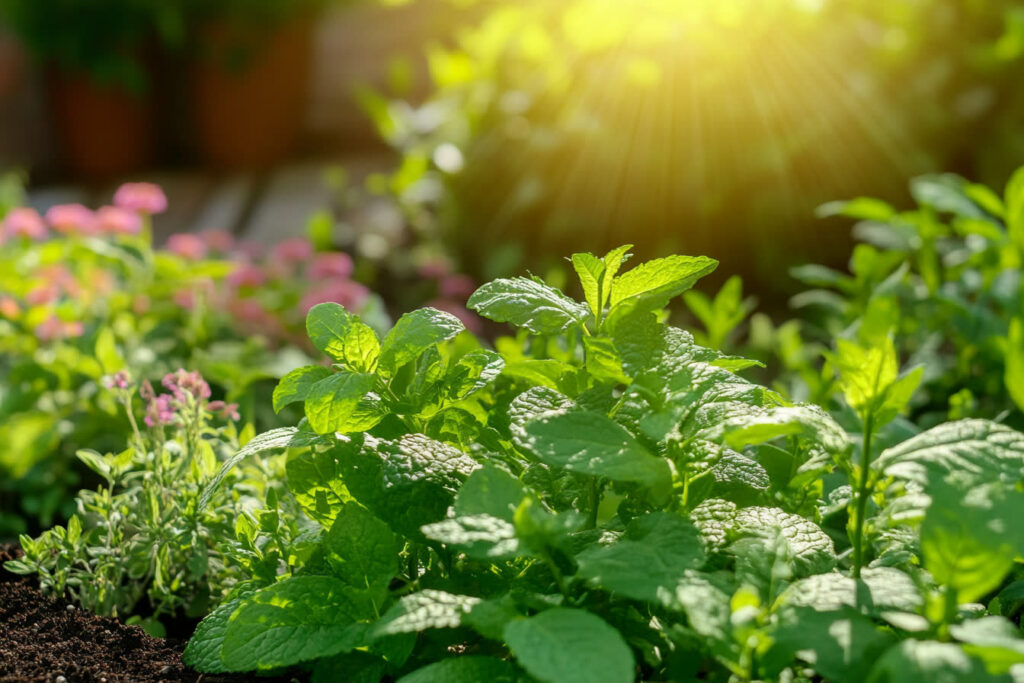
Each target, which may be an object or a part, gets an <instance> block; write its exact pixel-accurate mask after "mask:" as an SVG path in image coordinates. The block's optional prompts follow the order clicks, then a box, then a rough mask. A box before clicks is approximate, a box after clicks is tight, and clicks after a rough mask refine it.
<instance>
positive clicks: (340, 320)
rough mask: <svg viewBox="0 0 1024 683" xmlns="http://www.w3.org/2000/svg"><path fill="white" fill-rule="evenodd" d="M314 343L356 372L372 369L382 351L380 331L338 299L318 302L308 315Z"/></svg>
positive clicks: (310, 332)
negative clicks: (337, 301)
mask: <svg viewBox="0 0 1024 683" xmlns="http://www.w3.org/2000/svg"><path fill="white" fill-rule="evenodd" d="M306 332H307V333H308V334H309V339H310V341H312V342H313V346H315V347H316V348H318V349H319V350H321V351H323V352H324V353H326V354H327V355H328V356H330V357H331V358H333V359H334V360H336V361H338V362H339V363H344V364H345V365H347V366H349V368H351V369H352V370H354V371H356V372H372V371H373V369H374V366H375V365H376V363H377V357H378V355H379V354H380V342H379V341H378V340H377V334H376V333H375V332H374V331H373V330H372V329H370V328H369V327H368V326H366V325H364V324H363V323H362V322H360V320H359V317H358V316H355V315H352V314H351V313H349V312H348V311H346V310H345V308H344V307H343V306H341V305H340V304H336V303H324V304H317V305H316V306H314V307H313V308H311V309H309V313H308V314H307V315H306Z"/></svg>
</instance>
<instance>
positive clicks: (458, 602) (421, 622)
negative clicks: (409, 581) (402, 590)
mask: <svg viewBox="0 0 1024 683" xmlns="http://www.w3.org/2000/svg"><path fill="white" fill-rule="evenodd" d="M479 602H480V598H474V597H472V596H469V595H452V594H451V593H446V592H444V591H439V590H432V589H430V588H424V589H423V590H421V591H418V592H416V593H413V594H412V595H406V596H405V597H403V598H402V599H401V600H399V601H398V602H396V603H395V604H394V606H393V607H392V608H391V609H389V610H388V611H387V614H385V615H384V616H383V617H381V620H380V621H378V622H377V624H376V625H375V626H374V628H373V635H374V637H380V636H385V635H394V634H396V633H417V632H419V631H425V630H427V629H431V628H456V627H457V626H459V625H460V624H461V623H462V617H463V615H464V614H466V613H467V612H469V610H470V609H472V607H473V605H475V604H477V603H479Z"/></svg>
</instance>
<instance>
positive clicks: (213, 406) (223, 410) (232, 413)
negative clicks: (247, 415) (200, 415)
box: [206, 401, 242, 420]
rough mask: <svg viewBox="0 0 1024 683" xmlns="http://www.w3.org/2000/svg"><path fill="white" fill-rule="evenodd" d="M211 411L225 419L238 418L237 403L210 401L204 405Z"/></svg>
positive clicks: (239, 416) (239, 417)
mask: <svg viewBox="0 0 1024 683" xmlns="http://www.w3.org/2000/svg"><path fill="white" fill-rule="evenodd" d="M206 407H207V409H208V410H209V411H210V412H211V413H215V414H217V415H219V416H220V417H222V418H223V419H225V420H239V419H241V417H242V416H241V415H239V414H238V404H237V403H225V402H224V401H210V403H209V405H207V406H206Z"/></svg>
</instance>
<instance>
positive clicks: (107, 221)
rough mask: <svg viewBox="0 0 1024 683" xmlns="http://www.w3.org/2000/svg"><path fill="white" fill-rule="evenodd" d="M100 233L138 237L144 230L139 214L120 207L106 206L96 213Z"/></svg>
mask: <svg viewBox="0 0 1024 683" xmlns="http://www.w3.org/2000/svg"><path fill="white" fill-rule="evenodd" d="M96 223H97V227H98V228H99V230H100V232H103V233H106V234H108V235H137V234H139V231H140V230H142V219H140V218H139V214H137V213H135V212H134V211H129V210H128V209H125V208H122V207H118V206H104V207H102V208H101V209H99V210H98V211H97V212H96Z"/></svg>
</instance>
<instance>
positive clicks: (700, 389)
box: [185, 247, 1024, 683]
mask: <svg viewBox="0 0 1024 683" xmlns="http://www.w3.org/2000/svg"><path fill="white" fill-rule="evenodd" d="M627 251H628V247H622V248H619V249H616V250H613V251H612V252H610V253H609V254H607V255H606V256H605V257H604V258H598V257H595V256H593V255H591V254H575V255H574V256H573V257H572V264H573V267H574V269H575V271H576V273H577V274H578V276H579V279H580V284H581V286H582V289H583V291H584V293H585V302H577V301H574V300H572V299H570V298H569V297H567V296H565V295H564V294H563V293H561V292H560V291H558V290H557V289H555V288H553V287H550V286H549V285H547V284H545V283H544V282H543V281H541V280H539V279H536V278H532V279H531V278H512V279H502V280H496V281H493V282H491V283H488V284H486V285H484V286H483V287H481V288H480V289H479V290H477V292H476V293H475V294H474V295H473V296H472V297H471V298H470V301H469V305H470V307H471V308H473V309H474V310H476V311H477V312H478V313H480V314H481V315H482V316H484V317H486V318H489V319H491V320H493V321H496V322H506V323H511V324H512V325H514V326H515V327H516V328H517V332H516V335H515V336H514V337H508V338H502V339H499V340H498V341H497V342H496V344H495V347H496V349H497V353H495V352H491V351H487V350H485V349H482V348H481V347H480V346H479V344H478V343H477V342H476V341H475V340H474V339H472V338H471V337H470V336H469V335H468V334H467V333H466V332H464V331H463V329H462V326H461V325H460V324H459V323H458V321H457V320H455V319H453V318H452V317H451V316H448V315H446V314H444V313H441V312H439V311H436V310H432V309H422V310H419V311H416V312H414V313H410V314H407V315H406V316H403V317H402V318H401V319H399V320H398V322H397V323H396V325H395V327H394V328H393V329H392V330H391V331H390V332H388V334H387V335H386V336H385V337H384V338H383V339H382V340H381V339H379V338H378V337H377V336H376V335H375V334H374V333H373V331H372V330H371V329H370V328H369V327H367V326H366V325H364V324H363V323H362V322H361V321H360V320H359V318H358V317H357V316H355V315H353V314H351V313H350V312H348V311H345V310H344V309H343V308H341V307H340V306H337V305H331V304H325V305H323V306H318V307H316V308H314V309H312V310H311V311H310V314H309V316H308V319H307V328H308V332H309V335H310V338H311V339H312V341H313V342H314V344H315V345H316V346H317V348H318V349H319V350H320V351H322V352H323V353H324V354H326V355H327V356H328V357H329V359H330V363H331V364H330V366H320V365H317V366H309V367H305V368H301V369H299V370H296V371H294V372H293V373H291V374H290V375H288V376H286V377H285V378H284V379H283V380H282V382H281V383H280V384H279V386H278V388H277V390H276V391H275V395H274V402H275V407H277V408H282V407H284V406H285V405H287V404H290V403H292V402H302V404H303V407H304V411H305V418H304V419H303V420H302V421H301V422H300V423H299V425H298V426H296V427H294V428H285V429H280V430H276V431H274V432H270V433H268V434H265V435H263V436H261V437H257V439H254V442H253V443H257V442H258V445H255V446H253V447H252V448H250V449H249V450H250V451H251V450H253V449H255V448H275V447H284V446H290V447H293V450H292V451H291V452H290V455H289V459H288V464H287V467H286V472H287V487H288V490H289V492H290V493H291V495H292V496H293V497H294V498H295V500H296V501H298V502H299V504H300V505H301V507H302V509H303V511H304V514H305V515H306V516H308V517H309V518H310V519H312V520H313V521H315V522H316V524H317V525H318V526H319V532H318V536H317V540H316V543H317V546H316V550H315V551H313V552H312V553H311V554H310V555H309V557H308V559H307V560H306V561H305V562H304V563H296V564H293V565H291V566H288V567H285V566H283V563H282V565H281V566H280V576H279V577H278V578H277V580H276V581H273V582H272V583H270V584H269V585H266V586H265V587H263V588H260V589H258V590H255V591H252V592H242V591H239V592H236V593H234V594H233V595H231V596H229V599H228V600H227V601H226V602H224V603H223V604H222V605H221V606H220V607H218V608H217V609H216V610H215V611H214V612H213V613H212V614H211V615H210V616H208V617H207V618H206V619H205V620H204V621H203V622H202V623H201V624H200V626H199V628H198V629H197V631H196V633H195V635H194V636H193V638H192V640H191V641H190V643H189V646H188V649H187V650H186V653H185V658H186V660H187V661H188V662H189V663H190V664H191V665H193V666H195V667H196V668H198V669H199V670H201V671H208V672H222V671H254V670H272V669H280V668H282V667H290V666H303V667H307V668H309V669H311V671H312V676H313V680H317V681H320V680H323V681H326V680H378V679H381V678H382V677H384V676H387V677H391V678H397V679H399V680H402V681H407V682H417V681H435V680H437V681H440V680H446V681H447V680H539V681H548V682H552V683H554V682H558V683H564V682H566V681H568V682H570V683H572V682H574V681H580V682H584V681H594V680H602V681H613V682H616V681H621V682H623V683H627V682H629V681H633V680H637V679H640V680H674V681H685V680H720V681H751V680H791V681H810V680H820V679H821V678H826V679H829V680H836V681H861V680H871V681H879V682H881V681H892V682H895V681H901V682H905V681H926V680H935V679H936V678H940V679H945V680H1009V674H1010V673H1011V671H1013V672H1017V671H1018V670H1019V668H1020V666H1021V665H1022V664H1024V641H1022V639H1021V637H1020V634H1019V632H1018V628H1017V626H1016V624H1015V622H1014V621H1012V618H1013V617H1014V615H1015V614H1016V613H1017V611H1018V610H1019V608H1020V604H1021V603H1020V601H1019V598H1018V597H1016V596H1018V595H1019V590H1018V584H1016V583H1013V582H1012V581H1013V578H1014V574H1015V573H1016V572H1015V569H1014V558H1015V557H1016V556H1017V555H1019V554H1020V553H1021V552H1022V551H1024V536H1021V535H1020V534H1017V533H1016V532H1013V531H1012V529H1013V527H1014V525H1013V520H1014V517H1015V515H1017V514H1019V511H1021V510H1022V508H1021V506H1022V505H1024V493H1021V492H1020V491H1019V490H1018V487H1017V486H1016V484H1017V482H1018V481H1019V480H1020V478H1021V475H1022V474H1024V435H1022V434H1020V433H1018V432H1015V431H1014V430H1012V429H1010V428H1008V427H1005V426H1002V425H999V424H997V423H994V422H988V421H984V420H963V421H959V422H953V423H948V424H944V425H940V426H937V427H935V428H933V429H930V430H928V431H924V432H922V433H919V434H917V435H915V436H913V437H911V438H909V439H906V440H903V441H902V442H898V443H895V445H889V442H890V441H893V440H894V439H892V438H891V437H888V438H887V439H886V440H882V439H880V438H874V435H875V434H876V433H882V432H883V431H884V430H885V429H886V428H887V426H888V425H889V424H890V423H891V422H892V420H893V419H894V418H896V416H897V415H898V414H899V413H900V412H901V411H903V410H905V408H906V406H907V403H908V401H909V400H910V398H911V394H912V393H913V391H914V389H915V387H916V386H917V382H918V381H919V380H920V377H921V371H919V370H914V369H911V370H910V371H907V372H904V373H902V374H901V373H900V371H899V363H898V359H897V357H896V353H895V348H894V347H893V346H892V345H882V346H880V347H867V346H866V347H859V346H855V345H853V344H842V345H840V347H839V348H838V350H837V352H836V354H835V356H834V358H833V359H832V367H833V368H838V370H839V379H838V382H839V386H840V387H841V389H842V391H843V392H844V395H845V401H846V403H847V404H848V405H849V406H850V407H851V408H852V409H853V410H855V411H856V413H857V415H858V416H859V417H860V418H861V420H862V423H863V424H862V429H861V433H860V434H859V435H853V436H851V435H849V434H847V432H846V431H845V430H843V429H842V428H841V427H840V425H839V423H837V422H836V420H834V419H833V418H832V417H830V415H829V414H828V413H826V412H825V411H824V410H822V409H821V408H819V407H817V406H815V405H811V404H794V403H791V402H789V401H787V400H785V399H784V398H783V397H782V396H781V395H779V394H778V393H776V392H774V391H772V390H770V389H768V388H766V387H763V386H759V385H757V384H755V383H752V382H749V381H747V380H745V379H743V378H742V377H741V376H740V375H739V374H738V373H739V372H740V371H742V370H743V369H744V368H747V367H750V365H751V364H752V363H753V362H752V361H747V360H745V359H742V358H739V357H734V356H726V355H723V354H722V353H720V352H717V351H713V350H709V349H707V348H704V347H701V346H699V345H698V344H696V343H695V341H694V339H693V337H692V336H691V335H690V334H689V333H687V332H685V331H684V330H681V329H678V328H675V327H672V326H670V325H667V324H665V323H664V322H663V321H664V315H663V313H662V309H663V308H664V307H665V306H666V305H667V304H668V303H669V302H670V301H671V300H672V299H674V298H675V297H677V296H679V295H680V294H682V293H683V292H684V291H686V290H687V289H689V287H690V286H691V285H692V284H693V283H694V282H695V281H696V280H697V279H698V278H700V277H702V276H704V275H706V274H707V273H709V272H711V271H712V270H713V269H714V268H715V266H716V265H717V264H716V262H715V261H713V260H712V259H708V258H702V257H698V258H694V257H686V256H672V257H668V258H664V259H657V260H655V261H650V262H647V263H644V264H641V265H639V266H637V267H635V268H633V269H631V270H627V271H625V272H620V271H621V270H622V265H623V263H624V262H625V261H626V259H627V258H628V254H627ZM240 455H245V454H244V453H243V454H240ZM234 460H235V459H232V460H229V461H228V462H227V463H225V465H224V467H223V468H222V470H221V472H222V476H225V477H227V476H230V472H231V467H232V465H233V463H234ZM210 495H213V494H212V493H211V494H210ZM979 601H984V604H974V603H977V602H979Z"/></svg>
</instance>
